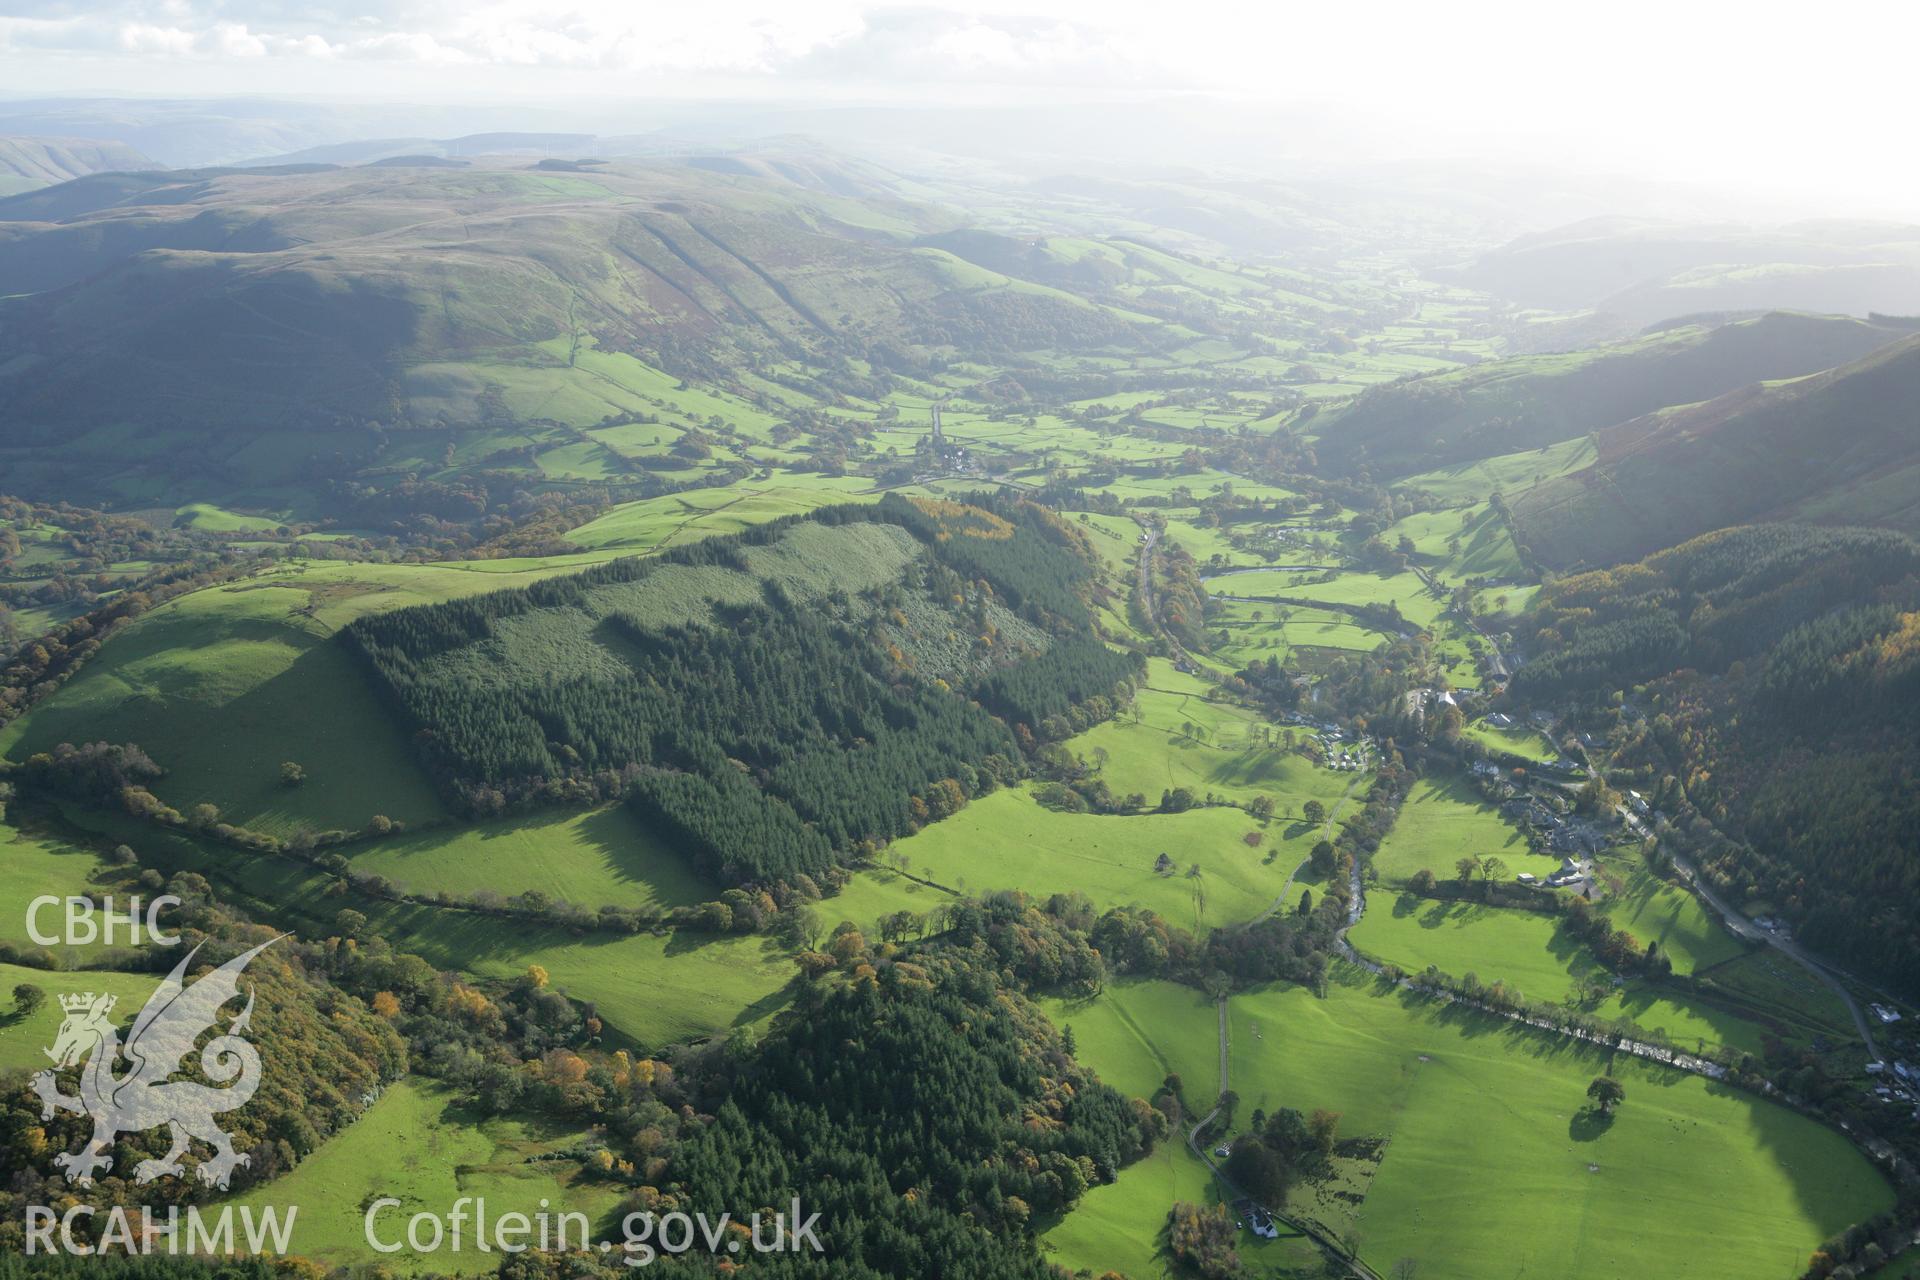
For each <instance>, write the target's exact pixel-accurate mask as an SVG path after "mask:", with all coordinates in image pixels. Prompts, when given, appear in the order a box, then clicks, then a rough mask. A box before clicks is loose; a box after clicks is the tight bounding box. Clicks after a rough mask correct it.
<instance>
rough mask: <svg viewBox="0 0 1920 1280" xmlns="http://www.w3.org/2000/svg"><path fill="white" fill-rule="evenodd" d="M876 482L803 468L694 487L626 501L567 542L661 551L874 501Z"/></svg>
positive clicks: (599, 547) (570, 535)
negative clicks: (767, 478) (774, 477)
mask: <svg viewBox="0 0 1920 1280" xmlns="http://www.w3.org/2000/svg"><path fill="white" fill-rule="evenodd" d="M872 488H873V485H872V482H871V481H868V480H866V479H864V478H863V477H859V476H843V477H838V478H835V477H828V476H821V475H804V474H801V473H798V472H795V473H792V474H790V475H783V476H782V477H781V479H780V481H779V482H778V483H767V484H738V485H729V486H727V487H726V488H720V489H692V490H689V491H687V492H685V493H673V494H667V495H665V496H664V497H659V498H647V499H644V500H642V501H639V502H628V503H623V504H621V505H620V506H616V507H613V508H611V509H609V510H608V511H607V512H606V513H605V514H603V515H601V516H599V517H598V518H596V519H594V520H592V521H590V522H589V523H587V524H583V525H581V526H580V527H579V528H577V529H574V530H572V531H571V532H570V533H568V534H567V541H569V542H571V543H574V544H575V545H577V546H580V547H584V548H589V549H592V550H606V549H614V548H617V549H619V550H620V551H622V552H624V553H628V554H631V553H633V552H637V551H657V550H660V549H661V548H663V547H669V546H674V545H677V544H679V543H682V542H691V541H697V540H698V539H700V538H704V537H708V536H710V535H713V534H717V533H737V532H738V531H739V530H741V529H745V528H747V527H749V526H750V525H756V524H763V523H765V522H766V521H768V520H775V519H778V518H779V517H781V516H786V515H797V514H801V513H804V512H807V511H812V510H813V509H814V508H816V507H821V506H825V505H827V504H829V503H835V502H851V501H867V500H871V499H870V497H868V496H867V494H866V491H870V490H871V489H872Z"/></svg>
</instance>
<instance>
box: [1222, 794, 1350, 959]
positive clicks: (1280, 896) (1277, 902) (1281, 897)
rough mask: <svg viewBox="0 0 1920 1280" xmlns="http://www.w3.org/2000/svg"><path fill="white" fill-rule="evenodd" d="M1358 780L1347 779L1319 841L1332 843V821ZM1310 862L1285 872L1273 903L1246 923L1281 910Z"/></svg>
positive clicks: (1304, 859) (1252, 922) (1344, 805)
mask: <svg viewBox="0 0 1920 1280" xmlns="http://www.w3.org/2000/svg"><path fill="white" fill-rule="evenodd" d="M1360 778H1361V775H1360V774H1357V773H1356V774H1354V775H1353V776H1352V777H1351V778H1348V779H1347V789H1346V790H1345V791H1342V792H1341V793H1340V798H1339V799H1338V800H1336V801H1334V802H1333V807H1332V808H1331V809H1329V810H1327V820H1326V822H1325V823H1324V824H1323V825H1322V827H1321V834H1320V838H1321V839H1323V840H1326V841H1328V842H1329V843H1331V842H1332V840H1333V824H1334V821H1335V819H1337V818H1339V816H1340V810H1342V809H1344V808H1345V807H1346V805H1347V801H1348V800H1349V799H1351V798H1352V796H1353V789H1354V788H1355V787H1356V786H1358V785H1359V784H1360ZM1311 861H1313V859H1311V858H1302V859H1300V861H1299V862H1298V863H1297V864H1296V865H1295V866H1294V868H1293V870H1291V871H1289V872H1287V880H1286V883H1285V884H1283V885H1281V886H1280V892H1279V893H1277V894H1275V895H1274V899H1273V901H1272V902H1269V903H1268V904H1267V909H1266V910H1265V911H1262V912H1261V913H1260V914H1259V915H1257V916H1255V917H1254V918H1253V919H1251V920H1249V921H1247V923H1248V924H1259V923H1260V922H1261V921H1262V920H1265V919H1266V918H1267V917H1269V916H1271V915H1272V914H1273V913H1274V912H1276V911H1279V910H1280V909H1281V908H1283V907H1285V906H1286V905H1287V892H1288V891H1289V890H1290V889H1292V888H1293V878H1294V877H1295V876H1297V875H1299V874H1300V868H1301V867H1304V866H1306V865H1307V863H1309V862H1311Z"/></svg>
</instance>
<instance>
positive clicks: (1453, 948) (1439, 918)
mask: <svg viewBox="0 0 1920 1280" xmlns="http://www.w3.org/2000/svg"><path fill="white" fill-rule="evenodd" d="M1348 936H1349V937H1350V938H1351V939H1352V941H1353V945H1354V946H1355V947H1357V948H1359V949H1360V950H1361V951H1362V952H1363V953H1364V954H1366V955H1369V956H1372V957H1374V958H1376V959H1379V960H1385V961H1390V962H1391V963H1393V964H1397V965H1399V966H1400V967H1401V968H1402V969H1405V970H1407V971H1408V972H1409V973H1416V974H1417V973H1419V972H1420V971H1421V970H1423V969H1425V968H1426V967H1427V966H1428V965H1433V966H1436V967H1437V968H1439V970H1440V971H1441V972H1442V973H1447V974H1451V975H1452V976H1454V977H1455V978H1464V977H1465V976H1466V975H1467V974H1469V973H1471V974H1473V975H1474V976H1476V977H1477V978H1479V980H1480V981H1481V982H1483V983H1485V984H1487V985H1488V986H1491V985H1492V984H1493V983H1495V982H1501V983H1504V984H1505V985H1506V987H1507V989H1508V990H1510V991H1517V992H1519V993H1520V994H1522V995H1524V996H1526V997H1528V998H1529V999H1533V1000H1544V1001H1548V1002H1552V1003H1559V1002H1561V1001H1564V1000H1566V999H1567V998H1568V997H1569V996H1571V995H1572V994H1573V993H1574V991H1575V989H1576V988H1577V986H1578V984H1579V983H1580V982H1581V981H1582V980H1598V981H1601V982H1606V983H1608V984H1611V982H1612V974H1611V973H1610V972H1609V971H1608V970H1607V969H1606V968H1605V967H1604V966H1602V965H1601V964H1600V962H1599V961H1597V960H1596V959H1594V957H1593V954H1592V952H1590V951H1589V950H1588V949H1587V947H1586V945H1585V944H1584V943H1581V942H1578V941H1576V940H1575V939H1573V938H1570V937H1568V936H1567V935H1566V934H1565V933H1563V932H1561V930H1560V922H1559V920H1558V919H1557V918H1555V917H1553V916H1545V915H1536V914H1535V913H1533V912H1531V911H1519V910H1513V909H1510V908H1501V907H1489V906H1484V905H1481V904H1479V903H1465V902H1436V901H1434V900H1432V899H1422V898H1416V897H1414V896H1413V895H1412V894H1397V895H1389V894H1375V895H1374V897H1373V899H1372V900H1371V901H1370V902H1369V903H1368V905H1367V914H1366V917H1365V918H1364V919H1363V920H1361V921H1360V923H1359V924H1357V925H1355V926H1354V928H1353V930H1352V932H1351V933H1350V934H1349V935H1348ZM1583 1007H1584V1008H1585V1009H1586V1011H1587V1012H1588V1013H1590V1014H1592V1015H1593V1016H1594V1017H1597V1018H1604V1019H1607V1020H1609V1021H1622V1020H1631V1021H1632V1022H1633V1023H1634V1024H1635V1025H1637V1026H1640V1027H1642V1028H1644V1029H1646V1030H1647V1031H1650V1032H1659V1033H1661V1034H1663V1035H1665V1036H1666V1037H1667V1039H1668V1040H1670V1041H1671V1042H1672V1043H1674V1044H1675V1045H1677V1046H1679V1047H1681V1048H1684V1049H1689V1050H1698V1049H1700V1048H1701V1047H1702V1044H1703V1042H1704V1044H1705V1045H1706V1046H1713V1045H1725V1046H1727V1047H1729V1048H1733V1049H1739V1050H1741V1051H1743V1052H1746V1053H1752V1054H1756V1055H1757V1054H1759V1053H1760V1052H1761V1043H1760V1040H1761V1035H1762V1028H1761V1027H1760V1026H1758V1025H1757V1024H1755V1023H1753V1022H1751V1021H1748V1020H1747V1019H1745V1018H1741V1017H1737V1016H1735V1015H1733V1014H1731V1013H1727V1012H1724V1011H1722V1010H1719V1009H1715V1008H1712V1007H1709V1006H1706V1005H1702V1004H1699V1003H1698V1002H1694V1001H1684V1000H1680V999H1677V998H1672V997H1669V996H1666V995H1663V994H1661V993H1659V992H1657V991H1655V990H1653V989H1651V988H1645V987H1641V986H1638V985H1633V986H1628V987H1626V988H1622V989H1619V990H1615V991H1613V993H1612V994H1610V995H1608V996H1607V997H1606V998H1605V999H1604V1000H1601V1001H1599V1002H1597V1003H1593V1004H1588V1005H1585V1006H1583Z"/></svg>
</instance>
